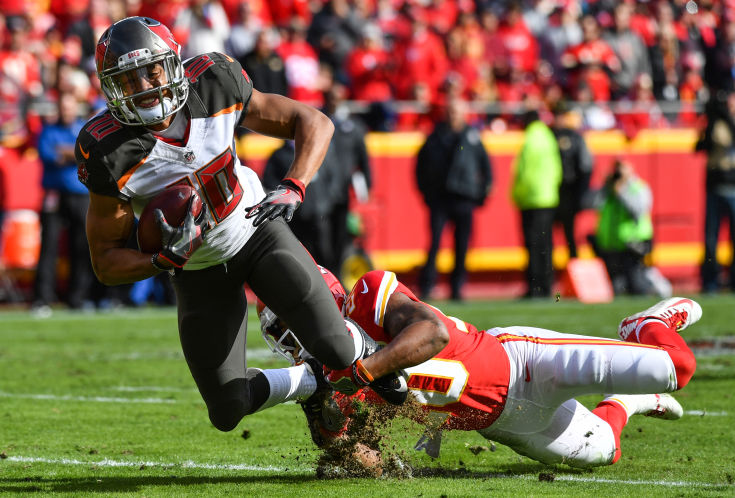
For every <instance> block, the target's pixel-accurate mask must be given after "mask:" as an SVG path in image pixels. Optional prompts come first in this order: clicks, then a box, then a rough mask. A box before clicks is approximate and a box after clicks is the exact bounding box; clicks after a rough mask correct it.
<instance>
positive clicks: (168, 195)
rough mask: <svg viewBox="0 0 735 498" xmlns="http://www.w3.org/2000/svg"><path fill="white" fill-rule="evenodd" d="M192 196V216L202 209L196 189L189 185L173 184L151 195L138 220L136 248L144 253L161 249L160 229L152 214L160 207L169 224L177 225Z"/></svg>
mask: <svg viewBox="0 0 735 498" xmlns="http://www.w3.org/2000/svg"><path fill="white" fill-rule="evenodd" d="M192 197H193V198H194V201H193V202H194V204H193V206H192V207H193V210H194V216H195V217H196V216H198V215H199V213H201V211H202V200H201V199H200V198H199V194H197V191H196V190H195V189H194V188H193V187H191V186H189V185H174V186H172V187H169V188H167V189H164V190H163V191H161V192H160V193H158V194H157V195H156V196H155V197H153V198H152V199H151V200H150V201H149V202H148V204H146V206H145V208H143V212H142V213H140V219H139V220H138V248H139V249H140V251H141V252H144V253H155V252H158V251H160V250H161V245H162V244H161V229H160V228H159V226H158V223H156V218H155V216H154V215H153V213H154V211H155V210H156V209H160V210H161V211H162V212H163V215H164V216H165V217H166V221H167V222H168V224H169V225H171V226H174V227H177V226H179V225H181V224H182V223H183V222H184V218H185V217H186V212H187V207H188V206H189V200H190V199H191V198H192Z"/></svg>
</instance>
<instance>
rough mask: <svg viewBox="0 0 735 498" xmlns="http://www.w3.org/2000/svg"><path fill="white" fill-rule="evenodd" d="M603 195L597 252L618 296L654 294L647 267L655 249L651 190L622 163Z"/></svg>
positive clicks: (617, 164) (615, 167) (614, 172)
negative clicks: (647, 257)
mask: <svg viewBox="0 0 735 498" xmlns="http://www.w3.org/2000/svg"><path fill="white" fill-rule="evenodd" d="M600 194H601V197H600V199H599V204H600V218H599V220H598V224H597V230H596V232H595V238H594V249H595V252H596V253H597V254H598V256H599V257H601V258H602V260H603V261H604V262H605V267H606V268H607V273H608V275H610V280H611V281H612V286H613V290H614V291H615V295H623V294H634V295H635V294H637V295H645V294H652V293H653V292H654V290H655V289H654V288H653V287H652V285H651V281H650V280H649V277H648V275H647V269H646V264H645V263H644V258H645V257H646V256H647V255H648V254H649V253H650V252H651V250H652V248H653V224H652V223H651V209H652V205H653V198H652V195H651V189H650V188H649V187H648V184H647V183H646V182H645V181H644V180H642V179H641V178H640V177H639V176H638V175H636V173H635V170H634V169H633V166H632V165H631V164H630V163H628V162H627V161H624V160H620V159H618V160H616V161H615V162H614V164H613V170H612V172H611V173H610V174H609V175H608V177H607V178H606V180H605V185H604V186H603V188H602V191H601V192H600Z"/></svg>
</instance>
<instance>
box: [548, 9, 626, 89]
mask: <svg viewBox="0 0 735 498" xmlns="http://www.w3.org/2000/svg"><path fill="white" fill-rule="evenodd" d="M582 31H583V33H584V35H583V36H584V40H583V41H582V43H579V44H577V45H574V46H572V47H569V48H568V49H567V50H565V51H564V53H563V54H562V56H561V63H562V66H564V67H565V68H567V69H568V70H569V75H570V76H569V82H568V88H569V89H572V90H574V89H577V88H579V86H580V84H585V85H586V86H588V87H589V88H590V90H591V91H592V99H593V100H594V101H598V102H599V101H608V100H610V76H609V75H608V72H613V71H617V70H619V69H620V61H619V60H618V57H617V56H616V55H615V52H613V50H612V48H610V45H608V43H607V42H606V41H604V40H603V39H601V38H600V26H599V24H598V23H597V20H596V19H595V18H594V17H593V16H590V15H588V16H584V18H582Z"/></svg>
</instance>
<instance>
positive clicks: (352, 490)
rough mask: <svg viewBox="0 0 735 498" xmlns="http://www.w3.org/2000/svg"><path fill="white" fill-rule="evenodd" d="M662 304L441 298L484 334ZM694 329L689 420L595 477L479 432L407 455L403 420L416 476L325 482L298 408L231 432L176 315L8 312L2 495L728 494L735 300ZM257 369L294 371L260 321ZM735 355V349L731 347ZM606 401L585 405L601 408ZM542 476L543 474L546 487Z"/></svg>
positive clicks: (2, 377) (641, 422) (733, 491)
mask: <svg viewBox="0 0 735 498" xmlns="http://www.w3.org/2000/svg"><path fill="white" fill-rule="evenodd" d="M652 303H653V300H651V299H644V300H632V299H619V300H616V301H615V302H614V303H611V304H607V305H596V306H591V305H582V304H579V303H577V302H572V301H569V302H567V301H564V300H562V301H561V302H558V303H555V302H552V301H548V302H546V301H543V302H511V301H490V302H467V303H460V304H451V303H439V306H440V307H441V308H443V309H444V310H445V311H446V312H447V314H450V315H455V316H459V317H462V318H464V319H466V320H468V321H470V322H472V323H475V324H476V325H478V326H479V327H483V328H489V327H491V326H505V325H521V324H522V325H534V326H541V327H545V328H550V329H554V330H559V331H562V332H570V333H584V334H590V335H600V336H605V337H614V336H615V329H616V326H617V323H618V321H619V320H620V319H621V318H622V317H623V316H625V315H628V314H631V313H633V312H636V311H639V310H640V309H643V308H645V307H647V306H649V305H650V304H652ZM700 303H701V304H702V308H703V310H704V317H703V319H702V321H701V322H700V323H698V324H697V325H695V326H694V327H692V328H691V329H688V330H686V331H685V332H684V333H685V336H686V337H687V339H689V340H692V341H697V343H698V344H704V343H705V342H707V341H706V340H708V339H713V341H711V342H713V343H714V344H715V346H717V345H720V347H715V348H714V349H709V348H703V349H701V350H700V349H697V350H696V351H697V358H698V369H697V373H696V374H695V376H694V378H693V380H692V381H691V383H690V384H689V385H688V386H687V387H686V388H685V389H684V390H683V391H682V392H680V393H677V394H676V397H677V398H678V399H679V401H680V402H681V403H682V405H683V406H684V409H685V411H686V415H685V416H684V418H682V419H681V420H678V421H674V422H669V421H661V420H653V419H648V418H645V417H635V418H632V419H631V421H630V423H629V424H628V426H627V427H626V429H625V431H624V433H623V439H622V450H623V456H622V458H621V460H620V461H619V462H618V463H617V464H615V465H613V466H611V467H604V468H598V469H595V470H592V471H579V470H574V469H571V468H569V467H565V466H555V467H548V466H544V465H541V464H538V463H536V462H534V461H532V460H530V459H528V458H525V457H520V456H518V455H516V454H515V453H514V452H512V451H511V450H509V449H508V448H506V447H503V446H499V445H498V447H497V449H496V450H495V451H480V452H479V453H477V454H474V452H472V451H470V447H471V446H475V445H481V446H486V447H488V448H489V447H490V445H489V444H488V442H487V441H485V440H484V439H482V438H481V437H480V436H479V435H478V434H476V433H473V432H468V433H463V432H451V433H445V435H444V441H443V446H442V454H441V457H440V458H439V459H437V460H432V459H431V458H430V457H428V456H426V455H425V454H423V453H421V454H419V453H417V452H415V451H413V450H412V449H411V448H412V446H413V443H415V441H416V440H417V439H418V437H419V435H420V433H421V430H420V428H419V427H418V426H416V425H414V424H413V423H398V424H396V425H395V426H394V427H393V428H392V429H391V430H390V431H389V437H390V440H391V444H392V445H395V447H396V448H397V449H398V450H399V451H405V454H404V456H403V457H404V459H405V460H407V461H408V462H409V463H410V464H411V465H412V466H413V467H414V468H415V469H416V474H417V475H419V477H413V478H410V479H386V478H381V479H377V480H375V479H333V480H320V479H317V478H316V476H315V461H316V459H317V457H318V453H317V451H316V450H315V449H314V448H313V446H312V444H311V440H310V439H309V436H308V434H307V428H306V424H305V423H304V418H303V415H302V413H301V409H300V408H299V406H297V405H296V404H293V403H291V404H286V405H282V406H278V407H275V408H272V409H269V410H266V411H264V412H261V413H257V414H255V415H252V416H250V417H246V418H245V419H244V420H243V421H242V422H241V423H240V425H239V426H238V427H237V428H236V429H235V430H234V431H232V432H229V433H221V432H218V431H217V430H216V429H214V428H213V427H212V426H211V425H210V424H209V421H208V419H207V414H206V410H205V408H204V404H203V402H202V401H201V399H200V397H199V394H198V393H197V391H196V390H195V388H194V384H193V381H192V379H191V377H190V375H189V372H188V370H187V368H186V365H185V362H184V360H183V357H182V354H181V352H180V348H179V345H178V335H177V331H176V320H175V312H174V310H173V309H143V310H134V311H121V312H111V313H108V314H102V313H98V314H72V313H68V312H64V311H57V312H55V313H54V315H53V316H52V317H51V318H49V319H45V320H42V319H34V318H32V317H31V316H30V315H29V314H28V313H25V312H17V311H7V312H0V452H1V453H0V494H9V493H15V494H19V495H23V496H29V495H36V496H38V495H49V494H64V495H75V496H82V495H97V496H106V495H112V494H115V495H126V496H183V495H189V496H292V497H296V496H319V497H330V496H335V497H336V496H339V497H342V498H344V497H346V496H391V497H397V496H436V497H438V496H479V495H485V496H487V495H491V494H492V495H496V496H511V495H512V496H523V495H527V496H541V495H543V496H570V495H574V496H589V495H598V496H613V495H614V496H733V495H735V485H734V484H733V483H734V482H735V405H734V402H733V401H734V399H733V392H735V349H732V348H733V344H735V339H733V337H735V297H732V296H717V297H702V298H701V299H700ZM250 331H251V333H250V335H249V338H248V351H249V353H248V358H249V360H248V361H249V364H250V365H252V366H259V367H274V366H283V365H284V363H283V362H281V361H278V360H276V359H275V357H274V356H273V355H271V353H270V352H269V351H267V350H266V349H265V347H264V343H263V341H262V339H261V338H260V333H259V332H260V331H259V327H258V325H257V322H256V320H255V317H254V313H251V320H250ZM728 349H730V350H729V352H728ZM598 400H599V397H587V398H583V399H582V401H583V402H584V403H585V404H587V405H588V406H594V404H596V402H597V401H598ZM540 477H541V478H543V479H540Z"/></svg>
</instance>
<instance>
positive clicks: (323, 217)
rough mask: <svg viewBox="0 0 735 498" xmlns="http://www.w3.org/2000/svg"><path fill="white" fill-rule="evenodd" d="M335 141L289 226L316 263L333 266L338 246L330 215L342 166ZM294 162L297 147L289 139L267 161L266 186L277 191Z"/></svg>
mask: <svg viewBox="0 0 735 498" xmlns="http://www.w3.org/2000/svg"><path fill="white" fill-rule="evenodd" d="M335 147H336V144H335V143H334V139H332V142H331V143H330V145H329V150H328V151H327V154H326V156H325V157H324V161H323V162H322V165H321V167H320V168H319V172H318V173H317V174H316V175H314V178H312V180H311V182H309V186H308V187H306V195H305V196H304V202H303V203H302V204H301V206H300V207H299V209H298V210H297V211H296V212H295V213H294V215H293V219H292V220H291V222H290V223H289V227H290V228H291V230H292V231H293V233H294V235H295V236H296V238H298V239H299V242H301V243H302V244H303V245H304V247H305V248H306V250H307V251H309V253H310V254H311V255H312V257H313V258H314V260H315V261H316V262H317V264H319V265H322V266H325V267H334V264H335V263H334V261H335V260H336V258H337V256H336V254H335V246H334V243H333V241H332V226H331V224H330V223H329V215H330V214H331V212H332V209H333V206H334V202H335V200H336V197H337V196H338V194H339V193H340V192H339V181H340V176H341V171H340V170H341V169H342V168H343V167H344V165H343V164H341V163H340V162H338V160H337V157H336V150H335ZM293 161H294V144H293V142H292V141H291V140H286V141H285V142H284V144H283V145H282V146H281V147H279V148H278V149H276V150H275V151H274V152H273V154H271V156H270V157H269V158H268V161H266V163H265V169H264V170H263V178H262V181H263V187H265V188H266V189H268V190H275V189H276V188H277V187H278V185H279V184H280V183H281V180H282V179H283V178H284V177H285V175H286V173H287V172H288V170H289V168H290V167H291V164H292V163H293Z"/></svg>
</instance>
